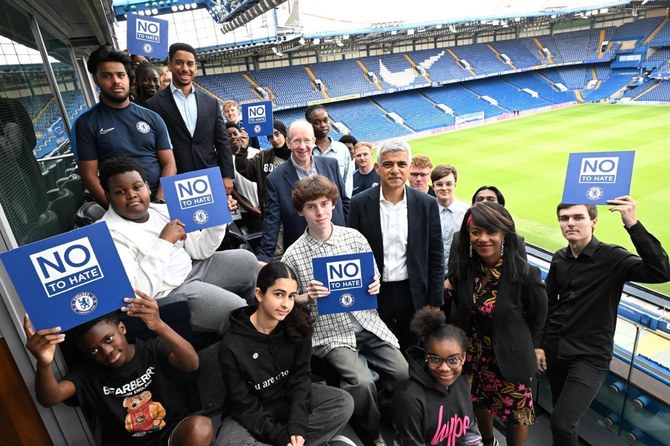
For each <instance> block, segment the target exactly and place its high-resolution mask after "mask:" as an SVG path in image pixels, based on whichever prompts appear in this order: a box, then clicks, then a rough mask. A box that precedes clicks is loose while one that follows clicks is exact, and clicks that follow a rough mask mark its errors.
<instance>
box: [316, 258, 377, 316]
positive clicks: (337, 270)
mask: <svg viewBox="0 0 670 446" xmlns="http://www.w3.org/2000/svg"><path fill="white" fill-rule="evenodd" d="M312 266H313V267H314V278H315V279H316V280H318V281H319V282H322V283H323V284H324V286H325V287H326V288H328V289H329V290H330V294H329V295H328V296H326V297H322V298H320V299H319V300H317V301H316V305H317V310H318V312H319V314H320V315H321V314H332V313H348V312H350V311H359V310H370V309H375V308H377V296H371V295H370V294H369V293H368V286H370V284H371V283H372V282H373V281H374V280H375V259H374V256H373V255H372V253H371V252H362V253H357V254H346V255H341V256H332V257H315V258H313V259H312Z"/></svg>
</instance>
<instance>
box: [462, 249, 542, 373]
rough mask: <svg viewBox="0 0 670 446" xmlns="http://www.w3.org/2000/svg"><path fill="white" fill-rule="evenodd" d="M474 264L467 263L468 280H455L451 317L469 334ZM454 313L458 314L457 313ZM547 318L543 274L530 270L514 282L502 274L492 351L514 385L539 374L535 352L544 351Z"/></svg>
mask: <svg viewBox="0 0 670 446" xmlns="http://www.w3.org/2000/svg"><path fill="white" fill-rule="evenodd" d="M476 268H477V266H476V265H475V262H474V261H470V262H469V263H468V267H467V271H466V276H467V277H465V278H461V279H460V280H459V279H458V278H456V276H454V281H453V282H452V285H453V286H454V292H453V293H452V296H453V297H452V299H453V300H454V309H453V310H452V314H451V317H452V318H453V319H454V322H455V323H456V325H458V326H459V327H461V328H462V329H463V330H464V331H465V332H466V333H468V334H469V333H470V318H471V314H472V311H473V310H474V302H473V301H472V293H473V292H474V287H475V274H476V273H475V269H476ZM454 310H455V311H454ZM546 317H547V292H546V289H545V286H544V283H542V280H541V279H540V270H539V269H538V268H536V267H534V266H530V265H529V266H528V272H527V273H523V272H519V279H518V281H517V282H513V281H512V278H511V277H510V274H509V273H508V272H507V271H506V270H505V265H504V264H503V270H502V273H501V274H500V281H499V282H498V295H497V298H496V306H495V310H494V311H493V350H494V353H495V357H496V361H497V362H498V368H499V369H500V372H501V373H502V375H503V377H504V378H505V379H506V380H508V381H511V382H515V383H525V382H528V381H529V380H530V378H532V377H533V376H534V375H535V372H536V371H537V357H536V356H535V348H541V347H542V328H543V327H544V321H545V318H546Z"/></svg>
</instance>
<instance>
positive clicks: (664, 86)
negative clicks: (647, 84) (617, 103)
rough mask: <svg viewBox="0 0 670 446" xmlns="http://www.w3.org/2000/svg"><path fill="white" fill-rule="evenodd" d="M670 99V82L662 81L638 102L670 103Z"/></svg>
mask: <svg viewBox="0 0 670 446" xmlns="http://www.w3.org/2000/svg"><path fill="white" fill-rule="evenodd" d="M668 98H670V81H660V82H658V83H657V84H656V86H655V87H653V88H650V89H649V90H647V91H646V92H645V93H644V94H643V95H642V96H640V97H639V98H638V99H637V100H638V101H655V102H668Z"/></svg>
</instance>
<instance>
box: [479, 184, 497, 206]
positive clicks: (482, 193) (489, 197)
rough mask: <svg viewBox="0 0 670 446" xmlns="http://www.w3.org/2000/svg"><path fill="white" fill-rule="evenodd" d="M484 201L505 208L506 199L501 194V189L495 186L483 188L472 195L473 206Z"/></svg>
mask: <svg viewBox="0 0 670 446" xmlns="http://www.w3.org/2000/svg"><path fill="white" fill-rule="evenodd" d="M484 201H490V202H492V203H498V204H500V205H502V206H505V197H504V196H503V194H502V192H500V189H498V188H497V187H495V186H482V187H480V188H479V189H477V190H476V191H475V193H474V194H473V195H472V205H473V206H474V205H475V204H477V203H482V202H484Z"/></svg>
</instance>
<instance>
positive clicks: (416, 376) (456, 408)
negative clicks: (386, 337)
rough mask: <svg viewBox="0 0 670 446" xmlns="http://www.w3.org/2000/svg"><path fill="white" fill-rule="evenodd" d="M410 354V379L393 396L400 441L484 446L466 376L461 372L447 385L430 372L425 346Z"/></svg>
mask: <svg viewBox="0 0 670 446" xmlns="http://www.w3.org/2000/svg"><path fill="white" fill-rule="evenodd" d="M407 354H408V358H407V359H408V360H409V361H408V362H409V379H408V380H407V381H405V382H404V383H402V384H401V385H400V386H398V388H397V389H396V391H395V394H394V396H393V424H394V426H395V430H396V436H395V441H396V444H398V445H399V446H424V445H428V444H430V445H436V446H438V445H450V446H465V445H468V446H479V445H481V444H482V437H481V435H480V434H479V429H477V421H476V419H475V416H474V412H473V410H472V400H471V397H470V390H469V386H468V383H467V381H466V380H465V378H464V377H463V376H462V375H461V376H460V377H458V378H457V379H456V382H454V384H452V385H451V386H450V387H449V388H444V387H442V386H441V385H440V384H438V383H437V381H435V380H434V379H433V378H432V377H431V376H430V375H429V374H428V373H427V372H426V370H425V362H424V351H423V350H422V349H420V348H418V347H410V348H409V349H408V350H407Z"/></svg>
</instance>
